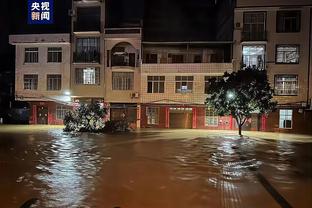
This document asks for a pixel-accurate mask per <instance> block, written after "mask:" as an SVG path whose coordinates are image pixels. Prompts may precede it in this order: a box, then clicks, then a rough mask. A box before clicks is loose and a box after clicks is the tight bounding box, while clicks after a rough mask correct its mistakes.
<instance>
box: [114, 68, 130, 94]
mask: <svg viewBox="0 0 312 208" xmlns="http://www.w3.org/2000/svg"><path fill="white" fill-rule="evenodd" d="M133 80H134V73H133V72H113V82H112V84H113V86H112V87H113V90H133Z"/></svg>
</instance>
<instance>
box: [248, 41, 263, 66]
mask: <svg viewBox="0 0 312 208" xmlns="http://www.w3.org/2000/svg"><path fill="white" fill-rule="evenodd" d="M264 53H265V46H264V45H248V46H247V45H245V46H243V64H244V67H252V68H256V69H259V70H263V69H264Z"/></svg>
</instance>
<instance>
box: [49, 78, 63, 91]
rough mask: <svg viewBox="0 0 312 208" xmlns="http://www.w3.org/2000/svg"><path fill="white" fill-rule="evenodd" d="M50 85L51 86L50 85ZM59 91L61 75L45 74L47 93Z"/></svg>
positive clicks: (60, 88)
mask: <svg viewBox="0 0 312 208" xmlns="http://www.w3.org/2000/svg"><path fill="white" fill-rule="evenodd" d="M54 82H55V83H54ZM51 83H52V85H50V84H51ZM60 90H62V75H61V74H47V91H60Z"/></svg>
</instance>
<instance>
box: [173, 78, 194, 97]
mask: <svg viewBox="0 0 312 208" xmlns="http://www.w3.org/2000/svg"><path fill="white" fill-rule="evenodd" d="M179 77H180V78H181V79H180V80H177V79H178V78H179ZM183 77H186V80H183ZM190 78H191V80H189V79H190ZM178 83H179V84H180V88H178ZM183 83H186V85H183ZM189 84H190V87H191V89H188V86H189ZM182 86H186V87H187V90H186V91H184V90H182ZM193 89H194V76H185V75H184V76H175V93H176V94H185V93H193Z"/></svg>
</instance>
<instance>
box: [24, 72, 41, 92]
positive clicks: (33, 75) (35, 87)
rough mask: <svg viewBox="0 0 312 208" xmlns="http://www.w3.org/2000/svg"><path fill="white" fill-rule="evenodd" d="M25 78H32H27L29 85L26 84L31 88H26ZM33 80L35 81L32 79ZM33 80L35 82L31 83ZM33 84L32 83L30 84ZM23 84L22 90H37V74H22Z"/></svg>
mask: <svg viewBox="0 0 312 208" xmlns="http://www.w3.org/2000/svg"><path fill="white" fill-rule="evenodd" d="M26 76H32V78H31V79H30V78H27V79H29V80H31V82H30V83H28V85H29V86H31V88H26V82H25V79H26ZM34 78H35V79H34ZM33 80H35V81H33ZM32 82H34V83H32ZM23 84H24V90H38V74H24V76H23ZM33 86H34V88H32V87H33Z"/></svg>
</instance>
